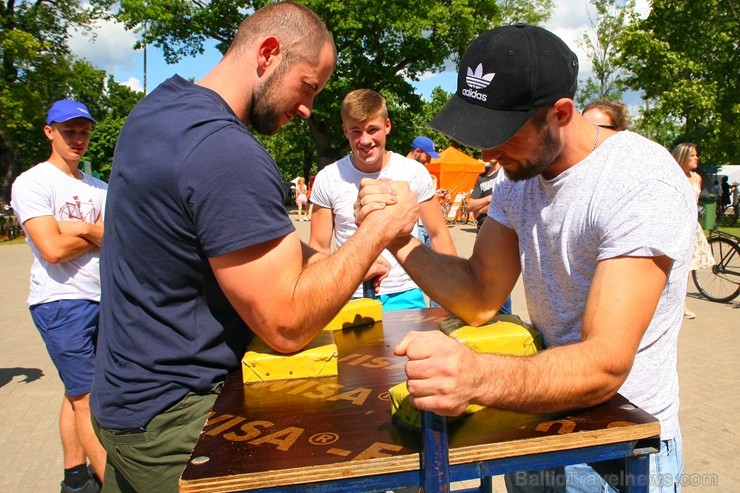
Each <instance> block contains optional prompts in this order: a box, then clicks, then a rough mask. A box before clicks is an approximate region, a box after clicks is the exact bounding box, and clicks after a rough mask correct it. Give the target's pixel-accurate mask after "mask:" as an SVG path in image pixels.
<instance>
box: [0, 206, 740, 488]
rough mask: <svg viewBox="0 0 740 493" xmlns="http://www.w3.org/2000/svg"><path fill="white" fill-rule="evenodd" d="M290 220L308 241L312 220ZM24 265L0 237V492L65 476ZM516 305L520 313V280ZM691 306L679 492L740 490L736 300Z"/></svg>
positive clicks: (739, 304) (51, 384) (17, 248)
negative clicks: (683, 479)
mask: <svg viewBox="0 0 740 493" xmlns="http://www.w3.org/2000/svg"><path fill="white" fill-rule="evenodd" d="M292 217H294V218H295V217H296V216H295V215H294V214H293V215H292ZM295 224H296V225H297V227H298V229H299V232H300V234H301V237H302V238H304V239H305V238H307V237H308V228H309V223H297V222H296V223H295ZM452 236H453V239H454V241H455V244H456V245H457V248H458V252H459V254H460V255H461V256H468V255H469V254H470V252H471V250H472V245H473V242H474V240H475V230H474V227H473V226H472V225H470V226H467V225H456V226H454V227H453V228H452ZM30 265H31V255H30V252H29V250H28V247H27V246H26V245H4V244H0V276H2V282H1V283H0V302H1V306H2V312H0V313H1V314H2V316H0V340H1V341H3V344H2V349H0V450H2V453H0V493H16V492H32V493H46V492H55V491H59V483H60V481H61V480H62V455H61V445H60V443H59V434H58V431H57V419H58V415H59V407H60V405H61V398H62V386H61V382H60V381H59V377H58V376H57V373H56V370H55V369H54V366H53V365H52V363H51V360H50V359H49V357H48V355H47V353H46V349H45V348H44V345H43V343H42V341H41V337H40V336H39V335H38V332H37V331H36V328H35V327H34V325H33V323H32V321H31V317H30V315H29V313H28V309H27V307H26V304H25V299H26V296H27V294H28V275H29V268H30ZM513 302H514V311H515V312H517V313H519V314H521V315H522V316H523V318H525V315H526V314H525V313H523V312H524V310H525V309H526V307H525V304H524V298H523V295H522V291H521V286H520V285H519V286H517V289H516V290H515V291H514V293H513ZM688 304H689V308H690V309H691V310H693V311H694V312H695V313H696V314H697V318H696V319H695V320H687V321H685V323H684V327H683V330H682V331H681V336H680V345H679V373H680V377H681V423H682V428H683V437H684V453H685V460H686V468H685V469H686V474H687V477H686V482H687V484H686V487H685V489H684V491H689V492H692V493H693V492H704V491H706V492H718V493H719V492H734V491H740V479H738V476H736V475H735V474H737V469H736V467H737V463H738V462H737V460H738V459H737V458H738V457H740V440H739V439H740V427H739V426H738V423H737V420H738V417H740V399H739V397H740V371H739V370H738V358H737V356H736V353H737V351H738V350H740V300H736V302H735V303H733V304H724V305H723V304H717V303H712V302H709V301H706V300H703V299H701V298H700V297H699V296H698V293H697V292H696V290H695V288H694V287H693V285H692V286H691V287H690V289H689V300H688ZM494 484H495V485H500V484H501V483H500V480H498V478H497V481H496V482H495V483H494ZM496 491H503V490H501V489H499V488H498V487H497V489H496Z"/></svg>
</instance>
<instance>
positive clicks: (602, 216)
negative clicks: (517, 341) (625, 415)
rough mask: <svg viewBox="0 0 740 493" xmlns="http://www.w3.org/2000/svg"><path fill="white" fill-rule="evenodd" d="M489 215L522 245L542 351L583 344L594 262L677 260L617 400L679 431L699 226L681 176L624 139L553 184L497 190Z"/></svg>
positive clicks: (668, 433)
mask: <svg viewBox="0 0 740 493" xmlns="http://www.w3.org/2000/svg"><path fill="white" fill-rule="evenodd" d="M488 215H489V216H490V217H491V218H493V219H494V220H496V221H498V222H499V223H501V224H503V225H504V226H507V227H509V228H512V229H514V230H515V231H516V233H517V235H518V237H519V255H520V261H521V266H522V275H523V280H524V288H525V293H526V298H527V309H528V312H529V316H530V320H531V321H532V323H533V325H534V326H535V327H536V328H537V329H538V330H539V331H540V332H541V333H542V335H543V338H544V341H545V344H546V346H548V347H551V346H560V345H564V344H571V343H574V342H577V341H580V340H581V323H582V318H583V310H584V308H585V305H586V299H587V297H588V293H589V290H590V288H591V281H592V279H593V275H594V272H595V270H596V266H597V264H598V262H599V261H601V260H605V259H609V258H614V257H618V256H634V257H653V256H662V255H666V256H668V257H670V258H671V259H673V261H674V263H673V267H672V269H671V272H670V275H669V279H668V282H667V284H666V287H665V289H664V290H663V293H662V295H661V298H660V301H659V303H658V307H657V309H656V311H655V314H654V315H653V319H652V321H651V323H650V325H649V327H648V329H647V331H646V332H645V335H644V336H643V338H642V341H641V342H640V347H639V349H638V353H637V356H636V358H635V362H634V364H633V367H632V370H631V372H630V375H629V376H628V378H627V380H626V381H625V383H624V384H623V385H622V387H621V388H620V391H619V392H620V393H621V394H622V395H624V396H625V397H627V398H628V399H630V400H631V401H632V402H634V403H635V404H637V405H638V406H640V407H641V408H643V409H644V410H646V411H647V412H649V413H651V414H653V415H654V416H656V417H657V418H658V419H660V421H661V427H662V437H663V439H664V440H667V439H670V438H673V436H675V434H676V433H677V431H678V375H677V373H676V354H677V353H676V351H677V340H678V331H679V329H680V327H681V323H682V320H683V303H684V297H685V295H686V283H687V280H688V273H689V261H690V259H691V248H692V241H693V229H694V228H695V223H696V205H695V204H694V199H693V194H692V192H691V188H690V186H689V184H688V181H687V180H686V177H685V176H684V175H683V174H682V173H681V170H680V168H679V166H678V164H677V163H676V161H675V160H674V159H673V158H672V157H671V155H670V154H669V153H668V151H666V150H665V149H664V148H663V147H661V146H659V145H658V144H655V143H654V142H651V141H649V140H647V139H645V138H643V137H640V136H639V135H637V134H634V133H631V132H628V131H625V132H620V133H618V134H616V135H614V136H612V137H611V138H609V139H607V140H606V141H604V142H603V143H602V145H601V146H599V147H598V148H597V149H596V151H595V152H593V153H591V154H590V155H589V156H588V157H586V159H584V160H583V161H581V162H580V163H578V164H577V165H575V166H573V167H572V168H570V169H568V170H566V171H565V172H563V173H561V174H560V175H558V176H557V177H555V178H553V179H552V180H545V179H544V178H542V177H541V176H538V177H535V178H532V179H529V180H525V181H520V182H513V181H510V180H508V179H506V180H503V181H502V182H501V183H499V184H497V186H496V193H495V194H494V196H493V199H492V202H491V206H490V208H489V211H488Z"/></svg>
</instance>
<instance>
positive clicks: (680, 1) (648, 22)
mask: <svg viewBox="0 0 740 493" xmlns="http://www.w3.org/2000/svg"><path fill="white" fill-rule="evenodd" d="M738 21H739V20H738V6H737V1H736V0H706V1H704V2H695V1H693V0H653V2H652V10H651V13H650V15H649V16H648V17H647V18H646V19H644V20H641V21H638V22H635V23H634V24H632V25H630V26H629V27H628V29H627V30H626V32H625V34H624V38H623V41H622V50H621V52H622V56H621V58H620V60H619V63H621V64H622V65H623V66H624V67H625V68H626V69H627V70H629V71H630V72H631V73H632V74H633V75H632V76H631V77H629V78H628V83H629V85H630V87H632V88H633V89H640V90H642V91H644V93H645V96H646V98H647V101H648V103H649V106H648V108H647V109H646V110H645V111H644V112H643V114H642V118H641V119H640V121H639V125H640V127H641V128H642V130H643V131H644V132H645V133H647V134H648V135H650V136H651V137H652V138H654V139H655V140H657V141H659V142H660V143H662V144H663V145H665V146H666V147H668V148H672V147H673V146H674V145H675V144H677V143H679V142H686V141H689V142H694V143H696V144H697V145H698V146H699V149H700V152H701V155H702V158H703V159H702V164H703V165H704V166H719V165H722V164H726V163H729V162H737V161H738V156H739V155H740V153H739V151H740V140H738V138H737V136H738V134H739V133H740V118H738V117H739V116H740V96H739V95H738V90H737V89H738V88H737V81H738V73H740V70H739V69H740V58H739V57H740V50H739V49H738V48H739V46H738V40H740V24H739V22H738Z"/></svg>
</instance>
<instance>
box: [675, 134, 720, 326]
mask: <svg viewBox="0 0 740 493" xmlns="http://www.w3.org/2000/svg"><path fill="white" fill-rule="evenodd" d="M671 154H672V155H673V158H674V159H675V160H676V162H677V163H678V165H679V166H680V167H681V169H682V170H683V172H684V174H685V175H686V178H687V179H688V180H689V183H690V184H691V188H692V190H694V195H695V198H696V200H697V202H698V201H699V194H701V175H700V174H699V173H697V172H696V171H694V170H696V169H697V168H698V167H699V151H697V149H696V144H692V143H691V142H683V143H681V144H678V145H677V146H676V147H675V148H674V149H673V151H671ZM713 265H714V257H713V256H712V249H711V248H710V247H709V243H708V242H707V237H706V236H704V230H703V229H702V227H701V225H700V224H699V223H698V222H697V223H696V230H695V232H694V253H693V255H692V256H691V270H697V269H706V268H708V267H711V266H713ZM683 316H684V318H696V314H695V313H694V312H692V311H691V310H689V309H688V306H687V305H686V304H684V309H683Z"/></svg>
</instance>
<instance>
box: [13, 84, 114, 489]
mask: <svg viewBox="0 0 740 493" xmlns="http://www.w3.org/2000/svg"><path fill="white" fill-rule="evenodd" d="M95 123H96V122H95V120H94V119H93V117H92V116H90V112H89V111H88V109H87V107H86V106H85V105H84V104H82V103H80V102H77V101H72V100H68V99H65V100H60V101H57V102H55V103H54V104H53V105H52V107H51V109H50V110H49V115H48V117H47V120H46V126H45V127H44V134H46V137H47V138H48V139H49V142H50V143H51V156H49V158H48V159H47V160H46V161H45V162H43V163H40V164H37V165H36V166H34V167H33V168H31V169H29V170H28V171H25V172H24V173H22V174H21V175H20V176H18V178H17V179H16V180H15V182H14V183H13V187H12V193H11V196H12V200H11V205H12V206H13V210H14V212H15V214H16V215H17V216H18V221H19V222H20V223H21V224H22V225H23V229H24V230H25V232H26V242H27V243H28V245H29V246H30V247H31V252H32V253H33V265H32V266H31V289H30V293H29V296H28V304H29V305H30V309H31V317H32V318H33V321H34V323H35V324H36V327H37V328H38V330H39V333H40V334H41V338H42V339H43V340H44V343H45V344H46V348H47V350H48V351H49V356H51V360H52V361H53V362H54V366H56V368H57V371H58V372H59V376H60V377H61V379H62V382H63V383H64V397H63V399H62V409H61V414H60V416H59V434H60V435H61V438H62V452H63V454H64V481H62V493H70V492H82V493H93V492H97V491H100V484H99V483H102V481H103V473H104V472H105V450H104V449H103V447H102V446H101V445H100V442H99V441H98V439H97V437H96V436H95V433H94V432H93V428H92V424H91V421H90V390H91V388H92V383H93V375H94V372H95V351H96V339H97V334H98V315H99V306H98V303H99V301H100V269H99V258H100V245H101V242H102V240H103V229H104V228H103V207H104V205H105V198H106V189H107V188H108V186H107V185H106V184H105V182H103V181H101V180H99V179H97V178H94V177H92V176H90V175H88V174H87V173H84V172H83V171H81V170H80V169H79V165H80V160H81V159H82V157H83V156H84V155H85V151H87V146H88V144H90V134H91V132H92V128H93V124H95ZM88 459H89V460H90V464H91V466H92V469H93V471H94V474H95V475H96V476H97V480H96V478H95V477H92V476H91V475H90V473H89V471H88V468H87V461H88Z"/></svg>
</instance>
